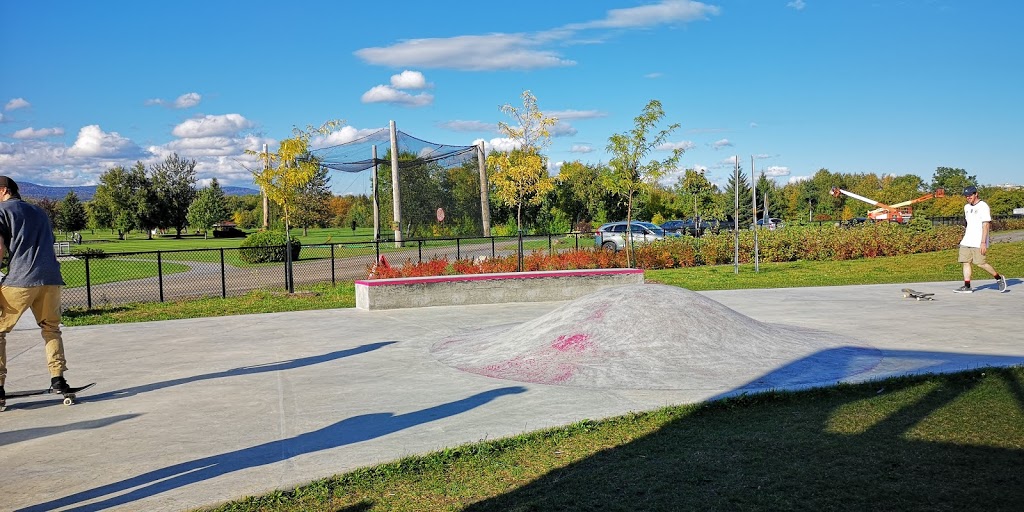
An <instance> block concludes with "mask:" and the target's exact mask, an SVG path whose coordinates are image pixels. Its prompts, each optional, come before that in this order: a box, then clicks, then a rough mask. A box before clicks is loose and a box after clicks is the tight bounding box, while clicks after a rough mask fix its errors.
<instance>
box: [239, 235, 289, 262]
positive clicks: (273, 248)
mask: <svg viewBox="0 0 1024 512" xmlns="http://www.w3.org/2000/svg"><path fill="white" fill-rule="evenodd" d="M291 242H292V243H291V248H292V261H298V260H299V252H300V251H301V250H302V242H299V239H298V238H295V237H294V236H293V237H291ZM284 247H285V238H284V233H282V232H280V231H257V232H255V233H253V234H251V235H249V236H247V237H245V240H243V241H242V244H241V246H240V247H239V251H238V257H239V258H242V261H244V262H246V263H270V262H281V261H284V260H285V253H284Z"/></svg>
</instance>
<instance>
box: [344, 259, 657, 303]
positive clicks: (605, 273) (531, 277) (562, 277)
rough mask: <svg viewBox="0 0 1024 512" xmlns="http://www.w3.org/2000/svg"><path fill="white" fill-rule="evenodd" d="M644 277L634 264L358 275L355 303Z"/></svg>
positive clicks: (551, 289) (560, 291) (547, 295)
mask: <svg viewBox="0 0 1024 512" xmlns="http://www.w3.org/2000/svg"><path fill="white" fill-rule="evenodd" d="M643 282H644V271H643V270H640V269H635V268H607V269H581V270H543V271H535V272H504V273H497V274H466V275H457V276H427V277H399V278H392V279H361V280H357V281H356V282H355V288H356V308H358V309H366V310H377V309H401V308H420V307H426V306H458V305H464V304H501V303H506V302H547V301H561V300H571V299H575V298H577V297H581V296H583V295H586V294H588V293H591V292H594V291H597V290H599V289H601V288H606V287H609V286H622V285H627V284H642V283H643Z"/></svg>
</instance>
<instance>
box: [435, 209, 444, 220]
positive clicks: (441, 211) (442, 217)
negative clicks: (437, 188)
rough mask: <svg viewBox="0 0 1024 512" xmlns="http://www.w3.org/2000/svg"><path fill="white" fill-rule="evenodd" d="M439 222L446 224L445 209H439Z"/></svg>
mask: <svg viewBox="0 0 1024 512" xmlns="http://www.w3.org/2000/svg"><path fill="white" fill-rule="evenodd" d="M437 221H438V222H444V208H438V209H437Z"/></svg>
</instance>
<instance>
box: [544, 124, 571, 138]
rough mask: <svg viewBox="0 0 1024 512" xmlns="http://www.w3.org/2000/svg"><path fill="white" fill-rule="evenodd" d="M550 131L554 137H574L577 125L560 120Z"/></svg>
mask: <svg viewBox="0 0 1024 512" xmlns="http://www.w3.org/2000/svg"><path fill="white" fill-rule="evenodd" d="M548 131H549V133H551V136H552V137H572V136H573V135H576V133H577V131H576V127H574V126H573V125H571V124H569V123H566V122H563V121H558V122H557V123H555V125H554V126H552V127H551V129H550V130H548Z"/></svg>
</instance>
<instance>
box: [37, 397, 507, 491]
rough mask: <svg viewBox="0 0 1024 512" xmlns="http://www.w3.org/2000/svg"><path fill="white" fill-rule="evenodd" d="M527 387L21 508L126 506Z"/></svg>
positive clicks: (359, 421) (356, 422) (350, 424)
mask: <svg viewBox="0 0 1024 512" xmlns="http://www.w3.org/2000/svg"><path fill="white" fill-rule="evenodd" d="M525 391H526V388H524V387H520V386H513V387H506V388H499V389H494V390H491V391H486V392H483V393H477V394H475V395H473V396H470V397H468V398H463V399H462V400H456V401H454V402H448V403H445V404H441V405H436V406H434V407H428V408H426V409H420V410H418V411H413V412H410V413H407V414H398V415H395V414H394V413H375V414H364V415H362V416H355V417H352V418H348V419H345V420H342V421H339V422H337V423H334V424H331V425H328V426H326V427H324V428H322V429H320V430H315V431H313V432H307V433H305V434H299V435H297V436H295V437H292V438H289V439H281V440H277V441H271V442H269V443H264V444H261V445H257V446H253V447H250V448H243V449H241V450H236V451H233V452H227V453H222V454H220V455H213V456H210V457H203V458H201V459H196V460H193V461H188V462H182V463H180V464H175V465H173V466H167V467H165V468H161V469H157V470H153V471H150V472H148V473H143V474H141V475H138V476H135V477H132V478H128V479H125V480H121V481H120V482H114V483H111V484H107V485H103V486H100V487H96V488H94V489H89V490H87V491H82V492H78V493H75V494H72V495H70V496H65V497H63V498H59V499H56V500H52V501H48V502H46V503H39V504H37V505H33V506H31V507H27V508H23V509H21V510H23V511H43V510H53V509H57V508H63V507H69V506H73V505H76V504H79V503H83V502H85V501H88V500H93V499H97V498H103V497H106V499H104V500H102V501H98V502H95V503H87V504H81V505H78V506H76V507H74V508H71V509H69V510H101V509H105V508H109V507H114V506H118V505H124V504H126V503H131V502H134V501H136V500H139V499H143V498H148V497H150V496H155V495H157V494H160V493H162V492H165V491H169V490H171V489H177V488H179V487H184V486H186V485H189V484H194V483H197V482H202V481H204V480H208V479H211V478H215V477H218V476H221V475H224V474H227V473H232V472H234V471H239V470H242V469H247V468H253V467H257V466H264V465H267V464H273V463H275V462H281V461H283V460H287V459H290V458H292V457H295V456H297V455H302V454H307V453H314V452H318V451H321V450H327V449H331V448H337V447H339V446H345V445H349V444H353V443H358V442H361V441H367V440H370V439H375V438H378V437H382V436H385V435H388V434H391V433H394V432H398V431H400V430H403V429H407V428H410V427H414V426H416V425H422V424H424V423H429V422H431V421H435V420H438V419H441V418H447V417H449V416H455V415H456V414H460V413H463V412H466V411H468V410H471V409H474V408H477V407H480V406H482V405H484V404H486V403H488V402H490V401H491V400H494V399H496V398H498V397H501V396H504V395H512V394H518V393H523V392H525ZM129 489H132V490H131V491H130V492H127V493H125V494H120V495H115V494H116V493H119V492H123V491H127V490H129Z"/></svg>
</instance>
